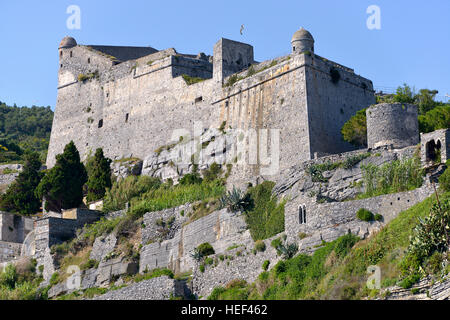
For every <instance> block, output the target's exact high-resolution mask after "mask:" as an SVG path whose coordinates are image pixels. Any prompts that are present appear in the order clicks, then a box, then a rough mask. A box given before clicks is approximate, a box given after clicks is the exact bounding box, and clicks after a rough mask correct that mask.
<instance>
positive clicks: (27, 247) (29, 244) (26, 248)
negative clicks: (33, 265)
mask: <svg viewBox="0 0 450 320" xmlns="http://www.w3.org/2000/svg"><path fill="white" fill-rule="evenodd" d="M35 253H36V243H35V233H34V230H33V231H31V232H29V233H28V234H27V236H26V237H25V239H24V240H23V244H22V249H21V251H20V256H21V257H24V256H25V257H32V256H34V254H35Z"/></svg>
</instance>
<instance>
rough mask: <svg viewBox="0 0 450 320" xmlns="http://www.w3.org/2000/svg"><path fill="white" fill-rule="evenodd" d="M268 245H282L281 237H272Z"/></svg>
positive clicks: (276, 247)
mask: <svg viewBox="0 0 450 320" xmlns="http://www.w3.org/2000/svg"><path fill="white" fill-rule="evenodd" d="M270 245H271V246H272V247H273V248H275V249H278V247H280V246H281V245H282V242H281V239H280V238H276V239H273V240H272V242H271V243H270Z"/></svg>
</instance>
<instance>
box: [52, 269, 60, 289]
mask: <svg viewBox="0 0 450 320" xmlns="http://www.w3.org/2000/svg"><path fill="white" fill-rule="evenodd" d="M59 281H60V279H59V273H58V272H55V273H53V274H52V276H51V277H50V285H51V286H54V285H55V284H58V282H59Z"/></svg>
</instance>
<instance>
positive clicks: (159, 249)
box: [139, 209, 252, 273]
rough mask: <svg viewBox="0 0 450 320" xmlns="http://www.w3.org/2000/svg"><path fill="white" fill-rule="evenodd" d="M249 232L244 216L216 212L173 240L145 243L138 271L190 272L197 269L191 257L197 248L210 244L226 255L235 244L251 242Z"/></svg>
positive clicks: (186, 227)
mask: <svg viewBox="0 0 450 320" xmlns="http://www.w3.org/2000/svg"><path fill="white" fill-rule="evenodd" d="M146 227H147V226H146ZM246 229H247V226H246V224H245V221H244V219H243V217H242V216H241V215H239V214H233V213H230V212H229V211H228V210H227V209H223V210H219V211H215V212H213V213H211V214H209V215H207V216H205V217H203V218H200V219H198V220H196V221H193V222H191V223H190V224H188V225H185V226H183V227H182V228H181V229H180V230H179V231H177V232H176V233H175V234H174V236H173V238H172V239H169V240H165V241H162V242H155V243H150V244H145V243H143V245H144V246H143V247H142V250H141V255H140V264H139V271H140V272H143V271H144V270H145V269H148V270H152V269H154V268H165V267H167V268H169V269H172V270H174V271H175V272H176V273H178V272H184V271H189V270H191V269H193V268H194V266H195V261H194V260H193V259H192V257H191V256H190V253H191V252H193V250H194V248H196V247H198V246H199V245H200V244H202V243H204V242H209V243H210V244H211V245H212V246H213V248H214V250H215V252H216V253H223V252H225V251H226V248H228V247H229V246H232V245H233V244H237V243H238V244H241V243H246V242H249V241H252V240H251V237H250V233H249V231H248V230H246ZM143 234H145V231H143Z"/></svg>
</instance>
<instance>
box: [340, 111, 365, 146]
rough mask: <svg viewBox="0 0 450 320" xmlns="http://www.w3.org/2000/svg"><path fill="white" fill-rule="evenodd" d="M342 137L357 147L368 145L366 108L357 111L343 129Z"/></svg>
mask: <svg viewBox="0 0 450 320" xmlns="http://www.w3.org/2000/svg"><path fill="white" fill-rule="evenodd" d="M341 134H342V138H343V139H344V140H345V141H347V142H349V143H351V144H352V145H354V146H357V147H366V146H367V124H366V109H362V110H359V111H357V112H356V115H354V116H352V117H351V118H350V119H349V120H348V121H347V122H346V123H345V124H344V125H343V127H342V129H341Z"/></svg>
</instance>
